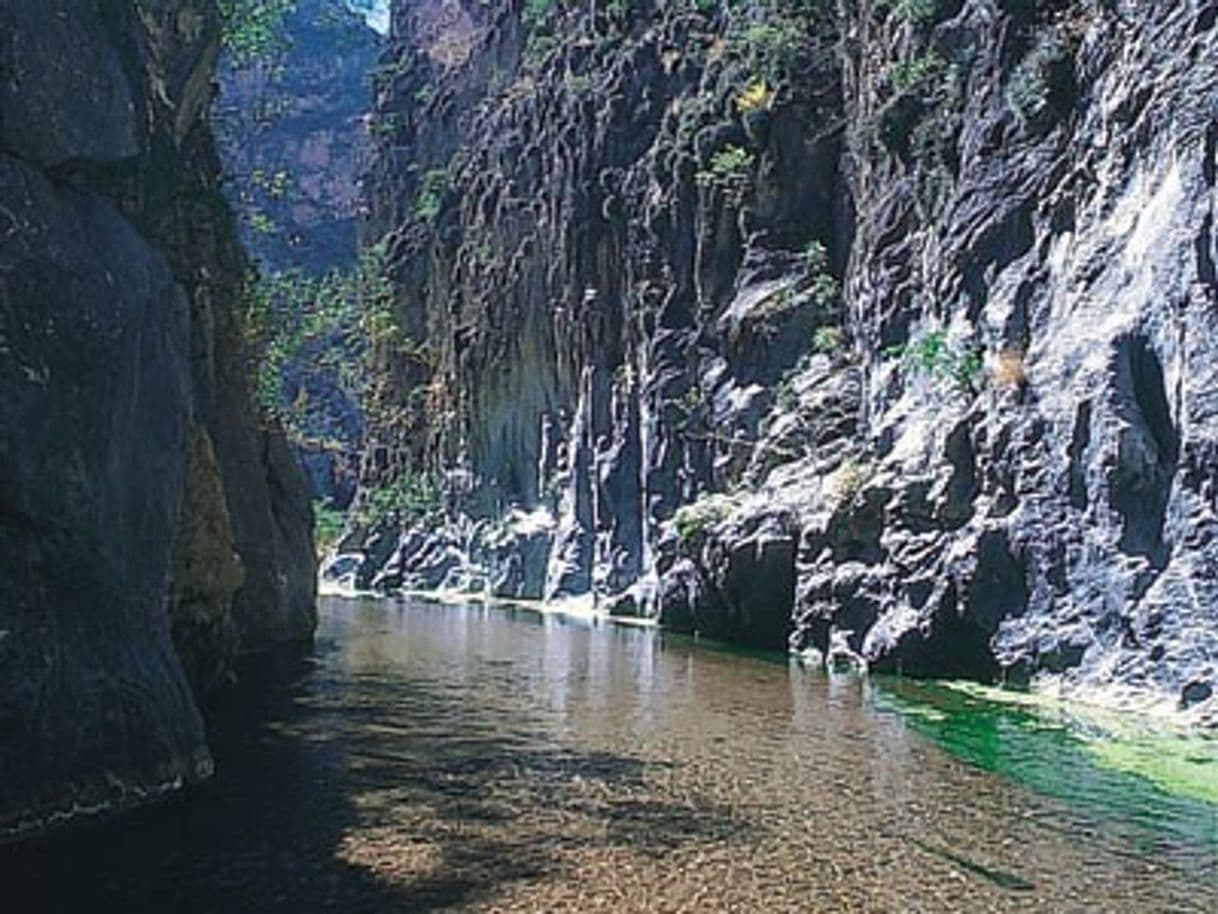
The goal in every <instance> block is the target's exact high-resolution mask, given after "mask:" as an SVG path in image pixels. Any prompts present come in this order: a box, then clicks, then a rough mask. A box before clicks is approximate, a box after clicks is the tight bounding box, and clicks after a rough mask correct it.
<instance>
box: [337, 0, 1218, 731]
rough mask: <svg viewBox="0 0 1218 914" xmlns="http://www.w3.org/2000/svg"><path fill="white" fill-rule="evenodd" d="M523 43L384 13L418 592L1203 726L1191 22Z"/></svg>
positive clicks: (915, 7)
mask: <svg viewBox="0 0 1218 914" xmlns="http://www.w3.org/2000/svg"><path fill="white" fill-rule="evenodd" d="M557 7H558V5H557V4H554V5H551V7H550V8H549V9H548V11H546V12H542V13H538V12H537V7H536V5H530V6H529V9H530V10H532V12H530V13H523V12H522V11H520V10H517V9H516V8H515V7H514V5H512V4H495V5H492V6H490V7H488V6H486V5H483V4H481V3H474V2H468V3H465V2H460V0H443V2H440V0H432V2H423V3H412V4H398V7H397V10H396V16H395V23H394V24H395V38H394V47H393V59H394V62H395V63H396V67H397V69H396V73H395V76H394V78H393V79H392V80H391V81H389V82H387V83H386V84H384V85H383V86H382V91H381V95H380V101H379V104H380V115H379V117H380V122H379V127H378V132H379V133H380V135H381V141H380V148H379V155H378V160H377V165H376V168H375V182H374V185H373V187H372V188H371V196H370V204H371V206H372V210H373V212H372V216H371V222H370V226H371V233H372V235H373V236H375V237H385V238H387V239H388V241H389V243H390V244H391V246H392V249H393V251H394V253H395V258H396V260H395V263H396V271H397V272H396V280H397V282H398V288H399V290H400V291H399V318H400V320H401V322H402V324H403V325H404V326H405V327H407V328H408V330H409V332H410V334H411V335H412V337H413V339H414V340H415V341H416V343H417V344H418V348H417V349H416V350H414V353H418V352H420V351H421V352H422V354H423V355H422V357H419V356H418V355H417V354H413V355H411V356H409V357H404V356H402V355H396V356H395V355H394V354H393V353H391V352H386V353H385V364H386V367H387V368H388V369H389V370H390V371H391V372H392V373H393V376H394V379H395V383H396V386H397V390H398V402H399V403H400V404H401V405H402V406H403V407H405V415H404V416H399V417H396V418H397V421H395V422H386V423H383V424H382V426H381V427H380V428H379V429H377V430H376V434H375V436H374V438H375V440H374V446H373V447H371V448H370V450H369V453H368V455H367V459H366V464H365V470H364V473H365V488H366V489H367V490H368V491H369V492H371V491H373V490H375V489H378V488H380V489H384V488H385V487H386V486H389V485H391V484H393V482H394V481H395V480H400V479H402V478H403V477H406V476H409V475H415V476H417V475H419V474H422V473H433V474H437V475H439V476H441V477H443V479H444V480H445V492H446V497H445V500H444V511H445V516H446V517H447V518H448V521H447V523H448V529H447V530H446V531H444V532H442V533H437V534H433V535H432V536H431V539H432V540H434V541H435V542H437V543H438V542H441V541H442V542H443V543H445V544H446V545H445V546H444V549H445V550H447V552H446V553H445V554H446V555H447V556H448V557H447V558H446V559H445V563H446V564H445V565H444V567H443V569H442V570H443V574H442V575H441V574H438V569H439V566H436V565H434V563H433V564H431V565H428V568H430V569H432V570H436V571H437V573H436V574H429V575H428V580H429V581H430V579H431V578H435V577H440V578H441V579H442V580H441V581H440V583H441V585H443V586H449V587H457V588H460V589H471V590H480V589H483V588H485V587H488V586H489V587H491V589H492V590H493V591H495V592H500V593H502V592H506V593H509V594H512V593H515V594H516V595H527V596H548V597H553V596H560V595H565V594H581V593H594V594H597V595H598V596H599V597H600V598H602V599H603V600H604V601H606V602H607V604H608V605H610V606H612V607H613V608H614V609H615V610H617V611H622V612H643V613H659V614H660V617H661V619H662V620H663V621H665V622H666V623H668V624H671V625H674V626H678V627H682V628H687V629H693V630H697V631H703V632H707V633H710V634H715V635H718V636H722V637H728V638H733V639H738V640H744V641H750V642H753V643H758V644H764V645H768V646H773V647H783V646H787V645H789V646H790V647H791V648H793V649H795V650H799V651H806V652H809V653H810V654H815V655H816V656H822V657H823V656H825V655H826V654H829V653H832V654H834V655H835V656H837V657H850V658H855V659H856V660H858V659H861V660H862V661H864V662H866V663H868V664H870V665H871V666H873V667H875V668H879V669H893V670H902V671H904V672H907V673H911V674H918V675H952V676H958V675H963V676H974V677H979V678H983V679H1003V680H1007V681H1018V682H1027V681H1030V680H1036V681H1039V682H1041V683H1044V684H1049V683H1057V684H1060V685H1063V686H1065V687H1067V688H1068V689H1069V690H1072V691H1073V692H1074V693H1076V694H1080V693H1090V694H1098V693H1103V697H1105V698H1106V699H1112V698H1114V697H1115V698H1117V699H1121V700H1127V701H1131V702H1132V701H1150V702H1158V703H1161V704H1163V705H1165V706H1169V707H1178V708H1191V709H1192V713H1195V714H1197V715H1198V716H1202V717H1204V716H1205V715H1207V714H1209V715H1210V716H1211V719H1212V717H1213V716H1214V709H1215V702H1214V699H1212V698H1211V696H1212V695H1213V694H1214V691H1215V689H1216V688H1218V600H1216V599H1215V598H1216V597H1218V594H1215V588H1216V586H1218V571H1216V569H1218V564H1216V562H1218V551H1216V550H1218V545H1216V544H1215V539H1214V535H1213V534H1214V530H1215V520H1216V518H1215V513H1214V510H1215V504H1214V498H1215V493H1214V479H1215V473H1216V471H1218V445H1216V442H1218V424H1216V418H1215V415H1214V409H1213V401H1214V395H1213V393H1212V391H1213V390H1214V377H1213V375H1214V371H1215V368H1214V365H1215V364H1218V362H1216V360H1215V358H1214V353H1213V352H1212V351H1211V350H1210V341H1211V340H1212V339H1213V338H1214V328H1213V326H1212V324H1213V321H1214V314H1215V295H1216V294H1218V285H1216V282H1218V281H1216V279H1215V270H1214V256H1215V253H1214V248H1215V243H1214V235H1213V227H1212V223H1213V207H1214V194H1215V192H1214V183H1215V172H1216V168H1218V163H1216V162H1215V146H1216V142H1215V137H1218V126H1216V123H1218V122H1216V116H1218V115H1216V111H1218V107H1216V105H1218V95H1216V94H1215V89H1214V86H1215V76H1216V75H1218V73H1216V72H1215V68H1216V67H1218V63H1216V61H1218V55H1216V53H1215V52H1216V50H1218V47H1216V44H1218V28H1216V19H1218V16H1216V15H1215V12H1216V11H1215V9H1214V6H1213V4H1212V3H1209V2H1202V0H1186V2H1180V3H1140V2H1129V0H1115V2H1099V0H1095V2H1092V0H1075V2H1071V0H1020V2H1015V0H1002V2H999V0H963V2H962V0H940V2H937V3H928V4H891V3H871V2H862V3H842V4H833V3H823V4H806V3H794V2H792V3H785V2H781V0H775V2H773V3H758V4H745V5H729V4H725V3H719V4H716V3H708V4H686V3H667V2H653V0H640V2H631V3H629V4H608V5H604V6H600V5H598V6H596V7H587V8H585V7H582V6H581V7H580V9H578V10H574V9H570V10H560V9H558V8H557ZM710 493H720V494H719V496H717V497H707V496H708V494H710ZM683 506H684V507H683ZM536 511H542V512H543V513H544V514H547V515H548V516H549V517H550V521H549V525H548V526H546V531H547V532H546V536H547V537H548V540H547V542H548V544H549V555H548V557H547V558H546V559H545V561H544V562H542V561H541V560H539V559H537V558H536V557H535V556H533V555H532V554H533V553H534V552H536V548H535V547H534V546H532V545H530V546H529V547H528V550H527V553H528V556H530V557H526V550H524V549H522V550H520V551H519V552H518V553H516V555H515V557H514V558H513V557H511V556H508V555H505V549H504V547H503V544H504V543H505V542H507V543H512V542H517V543H521V544H522V545H523V543H524V542H525V541H526V540H525V539H523V538H521V537H519V536H518V535H517V534H515V533H513V532H512V530H511V528H512V525H513V524H514V523H516V521H514V520H512V518H513V517H517V516H518V514H519V513H525V514H527V515H529V516H531V515H532V514H533V513H534V512H536ZM509 512H514V513H512V514H511V515H510V516H509ZM505 517H506V518H507V520H506V521H505V520H504V518H505ZM395 524H396V525H398V526H409V525H408V524H403V522H402V517H401V516H400V515H396V514H395V515H391V516H390V517H388V518H386V519H383V521H382V523H381V524H379V525H377V524H372V525H371V526H372V528H373V530H372V531H370V532H368V533H364V534H362V536H363V537H364V545H363V548H362V550H361V548H360V546H361V533H360V531H356V535H354V536H352V537H351V538H349V540H348V543H347V545H348V546H349V547H353V548H354V549H355V551H356V552H357V553H358V554H362V555H363V557H364V564H365V565H366V566H373V567H371V568H367V567H366V568H364V569H363V570H361V571H360V572H359V574H358V577H359V579H360V580H363V581H368V582H371V581H373V580H375V579H376V577H377V569H378V568H379V567H380V566H381V565H382V564H383V563H384V562H385V561H388V560H390V559H391V558H392V559H393V562H395V563H396V564H395V565H394V568H395V569H396V570H395V571H394V573H393V574H392V575H389V576H388V577H385V578H382V579H381V583H382V584H384V585H386V586H392V585H394V584H397V583H398V582H402V581H404V582H407V584H409V583H410V582H411V581H412V578H411V574H412V573H413V570H412V563H411V561H407V560H406V559H407V558H408V557H409V555H417V556H420V557H423V556H434V555H436V554H437V550H436V548H433V546H432V545H429V544H428V543H427V542H424V541H422V540H420V539H419V533H418V532H417V531H406V532H403V533H395V532H394V526H395ZM534 526H535V527H536V526H537V525H536V524H534ZM386 531H389V532H388V533H387V532H386ZM678 531H679V532H678ZM387 536H388V539H390V540H396V541H400V545H401V548H395V547H393V546H392V545H389V546H387V545H386V538H387ZM536 541H537V540H536V539H535V538H533V539H530V540H528V542H530V543H534V542H536ZM488 543H490V544H492V548H488V546H487V544H488ZM403 549H405V553H404V552H403ZM507 551H508V552H510V550H507ZM420 561H421V559H420ZM428 561H430V559H429V560H428ZM415 564H416V565H417V564H418V563H417V562H416V563H415ZM542 567H544V573H543V574H544V582H543V583H542V584H541V585H540V588H539V587H538V586H537V585H536V584H534V585H532V586H529V587H527V588H526V587H525V586H524V585H523V584H522V583H518V582H524V581H526V580H532V581H536V580H537V571H538V569H539V568H542ZM522 568H527V569H531V570H532V571H533V572H534V573H533V575H532V577H530V576H529V575H527V574H522V573H521V572H520V570H519V569H522ZM416 582H417V580H416ZM494 582H502V583H499V584H496V583H494ZM1207 709H1208V710H1207Z"/></svg>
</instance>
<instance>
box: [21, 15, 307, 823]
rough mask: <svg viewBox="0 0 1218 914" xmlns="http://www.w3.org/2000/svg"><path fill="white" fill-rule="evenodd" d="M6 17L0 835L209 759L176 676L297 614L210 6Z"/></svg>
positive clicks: (292, 533) (212, 669) (290, 502)
mask: <svg viewBox="0 0 1218 914" xmlns="http://www.w3.org/2000/svg"><path fill="white" fill-rule="evenodd" d="M0 36H2V37H0V72H2V73H3V74H4V78H3V79H2V80H0V84H2V88H0V386H2V389H3V391H4V396H3V397H2V398H0V735H2V736H0V840H3V839H9V838H13V837H20V836H22V835H25V834H29V833H32V832H37V831H40V830H42V829H44V828H46V827H48V826H51V825H54V824H57V823H60V822H63V821H67V820H70V819H72V818H74V817H76V816H78V815H81V814H86V813H97V812H105V811H109V810H112V809H117V808H122V807H124V806H127V805H131V804H135V803H139V802H143V801H146V800H147V799H149V798H151V797H154V796H156V795H157V794H160V793H163V792H164V791H167V790H171V789H174V788H176V787H179V786H181V785H182V784H184V783H187V782H190V781H194V780H197V779H199V778H203V777H206V776H207V775H208V774H209V772H210V770H211V760H210V757H209V755H208V752H207V747H206V745H205V742H204V734H203V729H202V725H201V721H200V718H199V714H198V711H197V709H196V703H195V701H196V697H197V696H199V695H202V694H205V693H206V692H208V691H209V690H211V689H213V688H215V687H217V686H219V685H222V684H225V683H226V682H228V681H229V679H230V678H231V669H232V661H233V658H234V656H235V653H236V652H237V651H239V650H243V651H257V650H262V649H266V648H268V647H270V646H271V645H273V644H275V643H279V642H282V641H286V640H306V639H308V638H310V637H311V633H312V630H313V625H314V618H315V616H314V613H315V610H314V607H313V590H314V584H313V559H312V552H311V543H310V539H311V532H310V526H309V504H308V500H307V494H306V492H305V488H304V483H303V479H302V476H301V474H300V472H299V470H298V469H297V468H296V467H295V466H294V465H293V464H292V462H291V460H290V459H289V458H288V456H287V454H286V449H285V446H284V444H283V442H282V440H281V439H280V438H279V436H278V435H277V434H276V433H275V432H274V431H272V430H267V429H265V428H263V427H262V425H261V422H260V419H259V417H258V415H257V413H256V412H255V411H254V410H253V408H252V407H251V405H250V402H249V397H248V394H247V378H248V367H247V365H246V358H245V355H244V353H243V344H242V341H241V334H240V332H239V328H238V325H237V318H236V314H237V311H238V307H239V301H238V298H239V295H240V290H241V287H242V283H243V281H244V273H245V261H244V255H243V254H242V252H241V249H240V246H239V244H238V242H237V238H236V232H235V226H234V223H233V220H232V218H231V215H230V214H229V211H228V208H227V206H226V205H225V203H224V201H223V199H222V197H221V196H220V194H219V190H218V185H217V167H216V160H215V156H214V153H213V151H212V146H211V140H210V134H209V132H208V128H207V124H206V119H205V115H206V112H207V108H208V105H209V103H210V99H211V94H212V89H211V78H212V68H213V65H214V63H215V59H216V53H217V37H216V36H217V21H216V12H215V9H214V6H213V4H212V3H210V2H205V0H138V2H129V0H86V2H70V3H69V2H66V0H53V2H50V3H47V2H45V0H37V2H34V0H29V2H26V0H10V2H6V3H5V4H4V5H3V6H2V7H0ZM183 661H185V671H184V669H183ZM187 674H189V677H188V676H187ZM192 687H193V694H192Z"/></svg>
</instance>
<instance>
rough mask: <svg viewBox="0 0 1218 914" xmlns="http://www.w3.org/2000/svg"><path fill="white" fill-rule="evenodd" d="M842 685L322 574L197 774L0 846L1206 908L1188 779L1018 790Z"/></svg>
mask: <svg viewBox="0 0 1218 914" xmlns="http://www.w3.org/2000/svg"><path fill="white" fill-rule="evenodd" d="M869 688H871V687H869V686H864V685H862V684H860V683H859V682H858V681H855V680H851V679H834V678H825V677H823V676H822V675H820V674H817V673H815V672H811V671H807V670H804V669H803V668H801V667H799V666H798V665H793V664H788V663H787V662H786V661H785V660H782V659H780V658H775V657H763V656H754V655H748V654H742V653H740V652H732V651H727V650H722V649H715V648H713V647H709V646H706V645H700V644H697V643H695V642H694V641H692V640H690V639H686V638H678V637H671V636H667V635H663V634H659V633H656V632H651V631H644V630H637V629H630V628H620V627H615V626H608V625H604V624H591V623H588V622H584V621H579V620H572V619H566V618H563V617H560V616H555V615H541V614H538V613H534V612H531V611H528V610H520V609H490V608H482V607H460V608H456V607H438V606H432V605H427V604H422V603H406V604H399V603H390V602H374V601H347V600H338V599H331V600H327V601H326V603H325V605H324V607H323V627H322V632H321V636H320V640H319V648H318V651H317V655H316V657H315V658H314V659H312V660H310V661H309V662H307V663H304V664H297V665H296V666H295V668H292V669H287V670H284V669H278V670H269V671H265V672H264V674H262V675H260V676H259V677H258V680H257V681H253V682H247V690H246V692H245V693H243V695H242V696H241V698H240V699H239V703H234V705H233V706H231V707H228V708H225V709H220V711H219V712H218V713H217V714H216V715H215V716H214V719H213V721H212V723H211V731H212V740H213V743H214V745H215V749H216V755H217V758H218V760H219V763H220V770H219V774H218V777H217V779H216V781H215V782H214V783H213V784H211V785H210V786H208V787H207V788H205V789H204V790H202V791H199V792H197V793H196V794H194V795H192V796H190V797H188V798H185V799H183V800H182V801H180V802H178V803H176V804H174V805H172V806H167V807H164V808H161V809H157V810H154V811H150V812H147V813H144V814H142V815H139V816H136V817H132V818H129V819H125V820H122V821H118V822H115V823H112V824H110V825H108V826H106V827H104V828H99V829H96V830H94V831H92V832H90V833H85V834H81V835H77V836H75V837H73V838H72V839H70V840H65V839H60V840H58V841H55V842H52V843H50V844H48V845H45V846H43V847H39V848H34V849H31V850H27V851H24V852H22V853H21V855H20V856H16V855H13V856H10V859H9V861H8V862H9V863H11V864H13V866H12V869H11V870H9V872H8V873H6V874H5V875H6V878H7V879H9V881H10V883H11V884H12V885H13V888H11V889H10V891H11V892H15V893H16V896H15V897H31V898H38V899H40V902H39V905H38V906H36V907H34V908H30V910H55V911H58V910H65V911H67V910H89V911H99V910H116V911H117V910H121V911H123V912H126V914H130V912H133V911H158V912H159V911H172V912H175V914H181V912H190V911H209V912H210V911H216V912H225V914H227V912H242V911H251V912H253V911H258V912H265V911H268V910H271V911H275V910H283V911H288V910H291V911H294V912H308V911H323V910H335V911H370V912H371V911H375V912H397V911H403V912H407V911H409V912H417V911H432V910H453V911H593V910H604V911H655V912H664V911H674V912H675V911H703V912H704V911H741V912H745V911H747V912H754V911H801V912H808V911H825V912H831V911H832V912H837V911H876V912H881V911H883V912H916V911H926V912H951V911H961V912H970V914H972V912H979V911H1020V912H1024V911H1052V912H1063V911H1080V912H1082V911H1087V912H1094V911H1121V912H1136V911H1156V912H1158V911H1164V912H1165V911H1172V912H1187V911H1197V912H1201V911H1212V910H1214V909H1215V905H1216V904H1218V889H1215V878H1216V876H1218V870H1216V865H1215V846H1214V831H1212V830H1211V831H1208V832H1207V831H1206V830H1205V828H1204V825H1202V826H1201V827H1200V828H1198V825H1197V822H1198V820H1200V821H1202V822H1203V821H1204V818H1205V817H1206V816H1211V817H1212V816H1213V815H1214V812H1215V810H1214V808H1213V807H1210V806H1205V805H1204V804H1193V805H1185V806H1183V807H1181V806H1178V805H1173V803H1172V802H1171V801H1170V799H1169V798H1168V797H1166V796H1165V795H1164V796H1162V797H1161V800H1162V804H1163V805H1162V807H1161V808H1154V809H1148V810H1144V812H1145V816H1144V817H1143V818H1144V820H1145V821H1144V823H1142V824H1138V823H1135V824H1134V825H1130V823H1128V822H1126V821H1123V820H1122V821H1120V822H1116V821H1115V820H1114V819H1112V818H1105V817H1104V816H1100V815H1096V814H1095V810H1094V809H1092V808H1089V807H1088V803H1089V802H1090V801H1089V799H1088V797H1089V796H1091V793H1089V791H1093V788H1094V789H1095V790H1099V793H1097V794H1095V796H1099V797H1101V798H1102V797H1103V796H1104V795H1105V794H1104V791H1114V790H1117V791H1119V790H1120V789H1121V787H1122V785H1123V784H1129V783H1130V782H1129V781H1128V776H1126V775H1117V774H1114V773H1105V772H1101V771H1096V770H1063V771H1061V772H1060V773H1059V774H1060V777H1061V778H1062V779H1072V778H1073V779H1080V784H1082V787H1081V788H1080V792H1079V796H1078V797H1077V798H1076V800H1077V801H1067V800H1064V799H1060V798H1058V799H1054V798H1051V797H1050V796H1047V795H1046V794H1045V793H1043V792H1040V793H1037V792H1033V791H1032V790H1030V789H1028V788H1025V787H1022V786H1020V785H1019V784H1018V783H1016V782H1015V781H1013V780H1010V779H1008V778H1004V777H1002V776H1001V775H1000V774H995V773H989V772H986V771H984V770H982V768H980V767H977V766H975V765H972V764H968V763H966V761H964V760H962V759H959V758H956V757H953V756H952V755H950V754H949V753H947V752H945V751H943V750H942V749H940V748H939V747H938V746H937V745H936V744H935V743H934V742H932V741H931V740H929V739H928V738H926V736H924V735H922V734H921V733H919V732H918V730H917V729H916V728H914V727H912V726H911V725H910V724H909V723H908V719H907V717H905V716H903V715H901V714H898V713H893V712H891V711H886V710H883V708H882V707H877V702H876V701H873V700H872V699H871V698H870V697H869V695H868V689H869ZM878 704H880V705H883V702H882V701H881V702H879V703H878ZM927 713H939V712H936V711H934V709H928V711H927ZM999 732H1000V729H999V728H995V729H994V733H999ZM997 738H998V737H995V736H994V735H993V734H992V733H991V734H989V735H988V736H987V739H988V740H990V741H991V742H992V741H993V740H994V739H997ZM1036 745H1037V744H1036V743H1035V741H1033V742H1031V743H1029V744H1027V747H1024V746H1023V744H1020V747H1019V751H1027V752H1035V751H1036ZM1123 778H1124V779H1125V780H1122V779H1123ZM1058 796H1059V797H1060V796H1061V794H1058ZM1138 796H1139V797H1140V798H1141V797H1143V796H1145V797H1149V798H1150V799H1149V800H1146V802H1155V801H1154V798H1155V797H1156V796H1158V794H1156V793H1155V792H1154V791H1150V790H1147V791H1145V792H1144V793H1139V794H1138ZM1093 805H1094V804H1093ZM1182 818H1184V819H1188V820H1189V822H1190V823H1191V824H1189V827H1187V828H1182V829H1181V828H1175V827H1174V822H1175V820H1176V819H1182ZM1118 825H1119V827H1118ZM1182 836H1183V837H1182ZM10 873H11V876H10V875H9V874H10Z"/></svg>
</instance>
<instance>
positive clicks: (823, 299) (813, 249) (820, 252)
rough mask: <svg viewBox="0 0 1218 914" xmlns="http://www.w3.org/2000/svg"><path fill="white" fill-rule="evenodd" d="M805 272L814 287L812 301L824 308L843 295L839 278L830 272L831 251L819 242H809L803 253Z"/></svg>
mask: <svg viewBox="0 0 1218 914" xmlns="http://www.w3.org/2000/svg"><path fill="white" fill-rule="evenodd" d="M803 261H804V270H805V271H807V274H808V279H809V281H810V282H811V286H812V299H813V301H815V302H816V303H817V304H818V305H820V306H821V307H822V308H823V307H826V306H828V305H830V304H832V303H833V302H834V301H835V300H836V299H837V297H838V295H839V294H840V293H841V285H840V284H839V283H838V281H837V278H836V277H834V275H833V274H832V273H831V272H829V251H828V250H827V249H826V248H825V246H824V245H823V244H822V243H821V242H819V241H809V242H808V246H807V247H806V248H804V252H803Z"/></svg>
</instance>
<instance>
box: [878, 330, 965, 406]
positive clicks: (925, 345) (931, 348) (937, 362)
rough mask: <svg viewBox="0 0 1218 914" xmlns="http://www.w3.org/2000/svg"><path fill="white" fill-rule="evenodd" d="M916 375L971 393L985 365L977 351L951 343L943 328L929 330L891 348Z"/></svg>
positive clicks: (958, 390) (960, 391)
mask: <svg viewBox="0 0 1218 914" xmlns="http://www.w3.org/2000/svg"><path fill="white" fill-rule="evenodd" d="M892 352H893V354H895V355H898V356H900V358H901V360H902V362H904V364H905V366H906V368H907V369H908V370H909V371H911V372H912V373H914V374H916V375H923V376H926V377H930V378H932V379H935V380H942V381H946V382H948V383H949V384H950V385H951V386H952V387H953V388H954V389H955V390H956V391H957V392H959V393H962V394H974V393H976V392H977V384H978V381H979V380H980V378H981V374H982V370H983V368H984V367H985V360H984V359H983V358H982V355H981V352H980V350H978V349H976V348H973V347H963V346H958V345H955V344H953V343H952V342H951V341H950V340H949V339H948V338H947V333H946V332H945V331H943V330H932V331H930V332H928V333H924V334H923V335H922V336H920V337H918V338H917V339H915V340H912V341H911V342H909V343H907V344H905V345H904V346H898V347H896V348H895V349H894V350H892Z"/></svg>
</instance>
